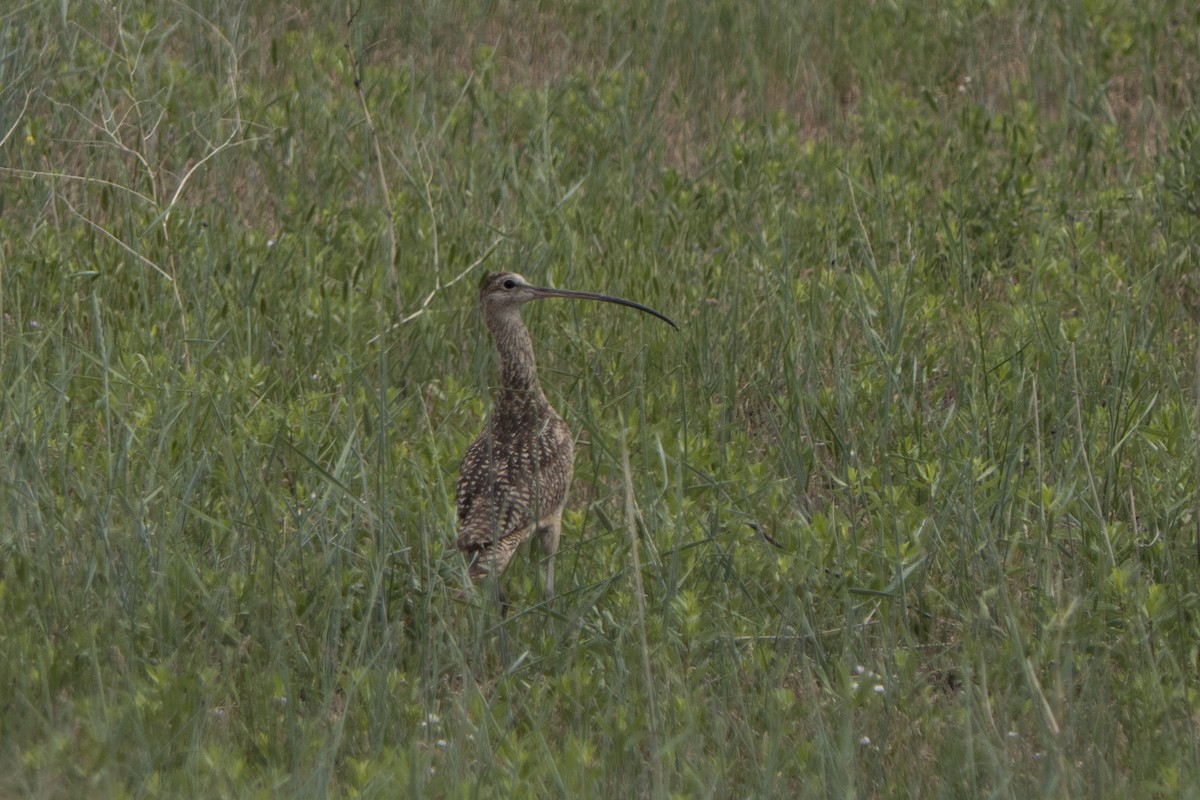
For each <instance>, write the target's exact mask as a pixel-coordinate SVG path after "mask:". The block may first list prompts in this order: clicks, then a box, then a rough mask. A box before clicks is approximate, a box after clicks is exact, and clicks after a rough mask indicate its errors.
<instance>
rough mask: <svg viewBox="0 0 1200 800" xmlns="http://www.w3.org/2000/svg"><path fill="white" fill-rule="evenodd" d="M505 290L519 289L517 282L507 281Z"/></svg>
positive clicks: (510, 279)
mask: <svg viewBox="0 0 1200 800" xmlns="http://www.w3.org/2000/svg"><path fill="white" fill-rule="evenodd" d="M504 288H505V289H515V288H517V282H516V281H514V280H513V279H512V278H509V279H508V280H506V281H505V282H504Z"/></svg>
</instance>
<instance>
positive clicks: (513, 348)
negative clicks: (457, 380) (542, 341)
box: [457, 272, 675, 596]
mask: <svg viewBox="0 0 1200 800" xmlns="http://www.w3.org/2000/svg"><path fill="white" fill-rule="evenodd" d="M545 297H576V298H582V299H586V300H602V301H604V302H608V303H618V304H620V305H626V306H630V307H633V308H637V309H639V310H641V311H645V312H646V313H648V314H653V315H654V316H656V317H658V318H659V319H662V320H664V321H666V322H667V323H669V324H670V325H671V327H675V323H674V322H671V320H669V319H667V318H666V317H664V316H663V315H662V314H659V313H658V312H657V311H654V310H653V309H650V308H647V307H646V306H643V305H640V304H638V303H633V302H631V301H629V300H622V299H620V298H617V297H609V296H607V295H600V294H593V293H590V292H568V291H566V290H562V289H547V288H543V287H538V286H530V285H529V284H528V283H527V282H526V281H525V279H524V278H522V277H521V276H520V275H517V274H516V273H513V272H500V273H495V274H491V275H487V276H485V277H484V279H483V281H482V283H481V284H480V289H479V302H480V306H481V307H482V310H483V317H484V321H485V322H486V323H487V327H488V330H489V331H491V333H492V338H493V340H494V341H495V344H496V352H497V354H498V355H499V357H500V390H499V391H498V392H497V394H496V397H495V405H494V407H493V409H492V415H491V417H489V418H488V421H487V425H486V426H485V427H484V429H483V432H482V433H480V434H479V437H478V438H477V439H476V440H475V441H474V442H472V444H471V447H470V448H469V449H468V450H467V455H466V458H464V459H463V463H462V468H461V470H460V472H459V477H458V497H457V515H458V549H459V550H462V551H463V553H465V554H466V555H467V556H468V557H469V558H470V571H471V577H472V578H479V577H482V576H484V575H488V574H495V575H500V574H501V573H503V572H504V569H505V567H507V566H508V562H509V561H510V560H511V559H512V556H513V553H514V552H515V551H516V549H517V547H518V546H520V544H521V543H522V542H523V541H525V540H526V539H528V538H529V536H530V534H532V533H533V532H535V531H536V533H537V535H538V539H539V541H540V542H541V545H542V548H543V549H544V550H545V551H546V595H547V596H550V595H552V594H553V593H554V553H555V552H556V551H557V550H558V540H559V536H560V535H561V533H562V512H563V506H564V505H566V502H567V490H568V489H570V487H571V475H572V473H573V470H574V454H575V439H574V437H573V436H572V435H571V430H570V428H568V427H567V423H566V422H564V421H563V418H562V417H560V416H559V415H558V412H556V411H555V410H554V409H553V408H552V407H551V406H550V403H549V401H547V400H546V395H545V393H543V392H542V386H541V384H540V383H538V378H537V363H536V360H535V359H534V355H533V341H532V340H531V339H530V337H529V330H528V329H527V328H526V327H525V323H524V322H522V321H521V306H522V305H523V304H525V303H527V302H529V301H530V300H537V299H540V298H545Z"/></svg>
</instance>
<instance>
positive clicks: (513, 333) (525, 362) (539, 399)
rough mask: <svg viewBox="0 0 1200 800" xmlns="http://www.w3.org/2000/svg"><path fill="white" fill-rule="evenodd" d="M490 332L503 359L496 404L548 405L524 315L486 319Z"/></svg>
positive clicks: (513, 310)
mask: <svg viewBox="0 0 1200 800" xmlns="http://www.w3.org/2000/svg"><path fill="white" fill-rule="evenodd" d="M487 326H488V330H490V331H491V332H492V339H494V340H495V342H496V353H497V354H498V355H499V356H500V395H499V396H498V397H497V398H496V402H497V404H500V405H507V404H524V403H529V402H531V401H532V402H534V403H536V404H538V405H546V404H547V401H546V395H545V394H544V393H543V392H542V385H541V384H540V383H538V377H537V360H536V359H535V358H534V356H533V340H532V339H531V338H530V336H529V329H528V328H526V327H525V323H524V322H522V321H521V312H520V311H519V310H518V309H517V308H515V307H514V308H509V309H506V310H504V311H502V312H500V313H497V314H489V315H488V317H487Z"/></svg>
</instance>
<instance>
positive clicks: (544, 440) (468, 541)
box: [456, 417, 572, 552]
mask: <svg viewBox="0 0 1200 800" xmlns="http://www.w3.org/2000/svg"><path fill="white" fill-rule="evenodd" d="M571 450H572V448H571V434H570V430H569V429H568V428H567V426H566V423H564V422H563V421H562V420H561V419H559V418H558V417H552V418H550V419H547V420H546V421H545V424H544V425H540V426H539V427H538V431H537V433H536V434H535V436H534V440H533V441H530V440H529V437H528V434H526V435H524V436H521V435H515V436H505V435H503V434H500V435H496V434H494V433H493V430H492V426H490V425H489V426H488V427H487V429H485V430H484V432H483V433H482V434H480V436H479V438H478V439H476V440H475V441H474V442H473V443H472V444H471V447H470V448H469V449H468V450H467V455H466V457H465V458H464V459H463V463H462V468H461V470H460V472H459V477H458V495H457V502H456V506H457V516H458V534H459V535H458V547H459V549H460V550H463V551H466V552H475V551H477V550H481V549H486V548H487V547H489V546H490V545H492V544H493V543H495V542H497V541H500V540H501V539H504V538H506V537H509V536H512V535H514V534H520V533H524V532H525V531H526V530H528V528H529V527H530V526H531V525H533V523H534V522H536V521H537V520H538V519H540V518H542V517H544V516H546V515H547V514H549V513H550V512H552V511H554V510H555V509H557V508H559V507H560V506H561V505H562V504H563V502H564V501H565V500H566V496H567V489H568V487H569V486H570V482H571V466H572V459H571Z"/></svg>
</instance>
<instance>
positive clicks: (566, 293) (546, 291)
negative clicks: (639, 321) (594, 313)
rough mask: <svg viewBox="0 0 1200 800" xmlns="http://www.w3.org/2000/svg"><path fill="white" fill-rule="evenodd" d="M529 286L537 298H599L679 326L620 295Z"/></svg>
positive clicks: (650, 309) (666, 317)
mask: <svg viewBox="0 0 1200 800" xmlns="http://www.w3.org/2000/svg"><path fill="white" fill-rule="evenodd" d="M529 288H530V289H532V290H533V292H534V294H535V295H536V296H537V297H539V298H540V297H573V298H575V299H577V300H599V301H600V302H602V303H615V304H616V305H619V306H629V307H630V308H636V309H637V310H638V311H644V312H645V313H647V314H649V315H650V316H652V317H658V318H659V319H661V320H662V321H663V322H665V323H667V324H668V325H670V326H671V327H672V328H674V329H675V330H679V326H678V325H676V324H675V323H674V322H673V321H672V320H671V318H670V317H668V316H666V315H665V314H660V313H658V312H657V311H655V310H654V309H653V308H650V307H649V306H644V305H642V304H641V303H635V302H633V301H632V300H625V299H624V298H621V297H613V296H612V295H607V294H598V293H596V292H573V291H571V290H570V289H551V288H549V287H547V286H530V287H529Z"/></svg>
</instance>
